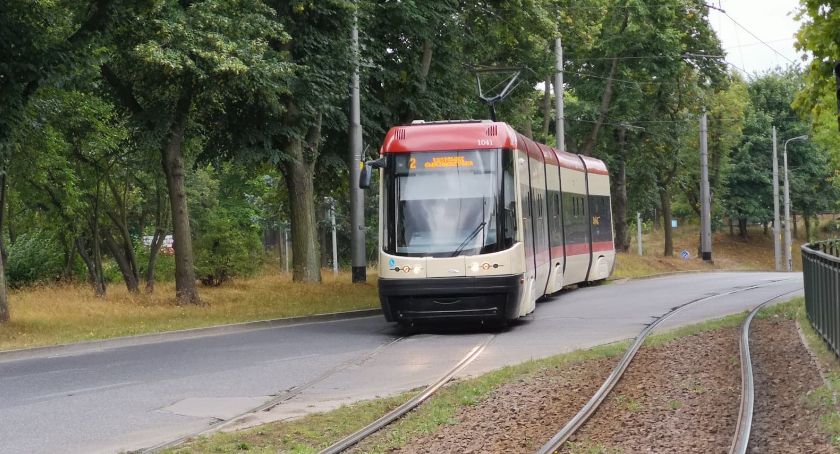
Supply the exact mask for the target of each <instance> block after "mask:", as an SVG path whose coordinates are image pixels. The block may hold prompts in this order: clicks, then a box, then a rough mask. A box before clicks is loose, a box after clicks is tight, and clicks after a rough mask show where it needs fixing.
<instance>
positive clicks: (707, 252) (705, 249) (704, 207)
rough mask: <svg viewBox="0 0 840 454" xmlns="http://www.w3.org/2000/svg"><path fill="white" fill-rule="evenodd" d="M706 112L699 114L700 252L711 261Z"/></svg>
mask: <svg viewBox="0 0 840 454" xmlns="http://www.w3.org/2000/svg"><path fill="white" fill-rule="evenodd" d="M706 136H707V126H706V112H705V111H703V115H701V116H700V224H701V225H700V253H701V255H702V257H703V261H705V262H711V261H712V210H711V205H712V201H711V198H712V197H711V193H710V191H709V149H708V148H709V147H708V141H707V140H706Z"/></svg>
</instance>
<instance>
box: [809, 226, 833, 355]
mask: <svg viewBox="0 0 840 454" xmlns="http://www.w3.org/2000/svg"><path fill="white" fill-rule="evenodd" d="M802 272H803V274H804V279H805V309H806V311H807V312H808V320H810V321H811V325H812V326H813V327H814V329H815V330H817V332H819V333H820V335H822V337H823V339H825V341H826V342H827V343H828V345H829V347H830V348H831V350H833V351H834V353H835V354H836V355H838V356H840V240H830V241H821V242H818V243H812V244H806V245H804V246H802Z"/></svg>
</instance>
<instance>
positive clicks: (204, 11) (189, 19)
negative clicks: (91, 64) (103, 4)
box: [101, 0, 286, 303]
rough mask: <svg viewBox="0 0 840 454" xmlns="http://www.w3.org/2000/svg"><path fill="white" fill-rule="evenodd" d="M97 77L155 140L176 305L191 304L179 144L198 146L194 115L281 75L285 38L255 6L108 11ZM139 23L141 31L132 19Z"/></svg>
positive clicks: (225, 1) (230, 2)
mask: <svg viewBox="0 0 840 454" xmlns="http://www.w3.org/2000/svg"><path fill="white" fill-rule="evenodd" d="M115 11H116V12H115V13H114V14H115V15H116V16H117V17H116V19H115V23H116V24H118V25H116V26H115V27H114V29H113V31H112V34H111V36H109V58H108V59H107V60H106V62H105V64H103V65H102V67H101V71H102V77H103V79H104V80H105V81H106V82H107V83H108V85H109V86H110V87H111V89H112V92H113V94H114V96H115V99H118V100H119V101H120V104H121V105H122V107H123V108H124V109H126V110H127V111H128V112H130V113H131V114H132V116H133V117H134V120H135V123H136V124H137V125H138V126H140V127H141V128H142V130H143V131H144V133H145V134H147V135H151V136H152V137H157V138H159V140H160V148H159V150H160V161H161V166H162V169H163V173H164V175H165V177H166V184H167V189H168V193H169V201H170V212H171V220H172V225H173V230H174V235H173V236H174V240H175V244H174V247H175V257H176V272H175V287H176V294H177V297H178V300H179V301H181V302H183V303H198V302H199V301H200V300H199V297H198V291H197V289H196V280H195V267H194V262H193V260H194V259H193V247H192V237H191V233H190V218H189V209H188V203H187V191H186V183H185V175H186V165H187V155H186V154H185V146H186V145H185V144H191V145H193V146H196V147H200V146H201V141H202V136H201V134H200V131H201V127H202V125H201V124H195V123H193V124H191V121H190V120H191V118H193V119H199V118H201V115H200V113H197V112H194V110H195V109H197V108H199V107H200V108H201V109H204V110H214V109H215V110H224V109H225V106H226V104H227V103H229V102H230V101H231V99H232V97H233V99H239V98H238V96H241V95H246V96H247V95H253V89H252V87H253V86H255V85H258V84H266V83H273V82H275V81H277V80H278V79H280V78H282V76H283V75H284V72H285V69H286V67H285V66H284V65H282V64H281V63H280V59H279V58H277V57H276V55H277V53H278V50H274V49H272V46H271V44H272V43H279V42H280V41H281V40H282V39H284V37H285V35H284V34H283V32H282V28H281V27H280V25H279V24H278V22H277V21H276V20H275V13H274V11H272V10H271V9H270V8H269V7H267V6H266V5H265V4H264V3H262V2H245V3H243V2H238V1H234V0H205V1H198V2H177V1H174V0H171V1H165V2H160V3H156V4H153V5H145V4H140V5H135V4H133V3H129V4H126V5H121V7H120V8H118V9H117V8H115ZM138 17H139V18H141V20H140V23H138V21H137V20H136V18H138Z"/></svg>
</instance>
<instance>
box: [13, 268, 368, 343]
mask: <svg viewBox="0 0 840 454" xmlns="http://www.w3.org/2000/svg"><path fill="white" fill-rule="evenodd" d="M369 274H370V273H369ZM323 280H324V282H323V284H299V283H293V282H292V279H291V275H289V274H285V273H280V272H276V271H272V270H266V271H265V272H264V273H263V274H261V275H259V276H257V277H254V278H250V279H242V280H237V281H234V282H231V283H228V284H225V285H223V286H221V287H215V288H208V287H202V288H200V289H199V292H200V294H201V298H202V300H203V301H204V302H205V303H207V304H206V305H204V306H195V307H193V306H178V305H177V304H176V303H175V298H174V295H175V284H174V283H161V284H158V286H157V290H156V291H155V293H154V295H131V294H129V293H128V292H127V291H126V289H125V286H123V285H120V284H118V283H114V284H113V285H111V286H110V287H109V288H108V295H107V296H106V297H105V298H97V297H95V296H94V295H93V292H92V290H91V289H90V287H89V286H86V285H53V286H44V287H34V288H27V289H22V290H14V291H11V292H10V294H9V300H10V306H11V307H10V310H11V314H12V321H11V322H10V323H8V324H6V325H2V326H0V350H9V349H17V348H26V347H35V346H43V345H54V344H63V343H69V342H77V341H84V340H93V339H105V338H111V337H117V336H130V335H136V334H145V333H156V332H163V331H172V330H179V329H186V328H198V327H205V326H213V325H221V324H226V323H237V322H245V321H254V320H267V319H273V318H281V317H294V316H301V315H312V314H320V313H329V312H338V311H346V310H354V309H368V308H374V307H378V306H379V300H378V297H377V294H376V276H375V275H373V276H369V278H368V282H367V283H365V284H352V283H350V273H349V272H345V273H340V274H339V276H338V278H335V277H333V274H332V272H331V271H324V272H323Z"/></svg>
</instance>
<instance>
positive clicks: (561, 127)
mask: <svg viewBox="0 0 840 454" xmlns="http://www.w3.org/2000/svg"><path fill="white" fill-rule="evenodd" d="M554 55H555V59H556V60H555V68H554V69H555V73H554V103H555V105H556V108H555V111H556V112H555V115H556V118H557V119H556V122H557V124H556V125H555V131H556V134H557V149H558V150H560V151H566V131H565V129H566V126H565V118H566V116H565V114H564V113H563V108H564V106H563V96H564V88H563V42H562V41H561V39H560V37H559V36H558V37H557V39H556V40H555V41H554Z"/></svg>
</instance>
